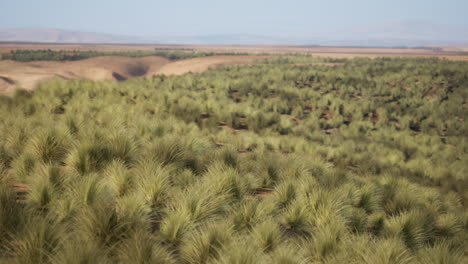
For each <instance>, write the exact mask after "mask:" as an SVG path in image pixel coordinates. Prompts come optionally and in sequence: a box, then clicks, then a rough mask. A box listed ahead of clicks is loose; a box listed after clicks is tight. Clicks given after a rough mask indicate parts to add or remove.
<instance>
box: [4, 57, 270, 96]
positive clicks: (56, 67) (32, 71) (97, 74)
mask: <svg viewBox="0 0 468 264" xmlns="http://www.w3.org/2000/svg"><path fill="white" fill-rule="evenodd" d="M261 58H265V57H262V56H212V57H204V58H194V59H188V60H182V61H176V62H172V61H170V60H168V59H166V58H162V57H156V56H152V57H142V58H129V57H111V56H109V57H96V58H91V59H86V60H80V61H67V62H58V61H37V62H17V61H10V60H5V61H0V93H4V94H9V93H11V92H12V91H14V89H15V88H23V89H27V90H31V89H34V87H36V86H37V84H38V83H39V82H41V81H46V80H50V79H54V78H62V79H74V78H77V79H88V80H94V81H99V80H115V81H124V80H127V79H130V78H134V77H146V76H152V75H155V74H166V75H171V74H174V75H178V74H184V73H188V72H202V71H205V70H208V69H209V68H215V67H218V66H220V65H236V64H244V63H252V62H253V61H254V60H258V59H261Z"/></svg>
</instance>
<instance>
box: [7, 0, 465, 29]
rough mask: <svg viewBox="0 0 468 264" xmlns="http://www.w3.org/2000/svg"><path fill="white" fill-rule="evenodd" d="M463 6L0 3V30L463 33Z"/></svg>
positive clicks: (299, 1) (427, 0) (389, 1)
mask: <svg viewBox="0 0 468 264" xmlns="http://www.w3.org/2000/svg"><path fill="white" fill-rule="evenodd" d="M467 10H468V1H467V0H444V1H442V0H438V1H434V0H319V1H317V0H288V1H284V0H281V1H280V0H231V1H223V0H191V1H188V0H171V1H167V0H165V1H159V0H41V1H38V0H0V14H1V15H0V28H56V29H67V30H77V31H87V32H99V33H111V34H121V35H134V36H145V35H151V36H155V35H172V36H177V35H213V34H260V35H270V36H281V35H294V34H302V33H309V32H322V31H328V30H340V29H346V28H354V27H366V26H372V25H379V24H385V23H391V22H399V21H408V20H411V21H426V22H432V23H436V24H443V25H453V26H461V27H465V28H468V18H467V15H466V11H467Z"/></svg>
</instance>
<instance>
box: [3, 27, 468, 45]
mask: <svg viewBox="0 0 468 264" xmlns="http://www.w3.org/2000/svg"><path fill="white" fill-rule="evenodd" d="M0 42H44V43H96V44H100V43H107V44H198V45H334V46H367V47H369V46H372V47H416V46H418V47H419V46H468V29H466V28H462V27H456V26H448V25H439V24H434V23H430V22H421V21H403V22H396V23H389V24H384V25H375V26H369V27H363V28H351V29H343V30H335V31H326V32H308V33H304V34H301V35H289V36H286V35H285V36H281V37H278V36H262V35H253V34H218V35H215V34H212V35H193V36H145V37H136V36H125V35H112V34H102V33H89V32H79V31H70V30H60V29H44V28H20V29H0Z"/></svg>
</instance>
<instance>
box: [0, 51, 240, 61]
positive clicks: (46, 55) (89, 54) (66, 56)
mask: <svg viewBox="0 0 468 264" xmlns="http://www.w3.org/2000/svg"><path fill="white" fill-rule="evenodd" d="M216 55H248V53H233V52H196V51H193V50H190V49H155V50H154V51H143V50H140V51H114V52H112V51H105V52H104V51H101V52H97V51H82V50H72V51H70V50H58V51H57V50H50V49H44V50H24V49H23V50H12V51H10V53H6V54H2V55H1V59H2V60H14V61H45V60H49V61H76V60H83V59H88V58H93V57H99V56H124V57H147V56H160V57H164V58H168V59H170V60H181V59H188V58H197V57H207V56H216Z"/></svg>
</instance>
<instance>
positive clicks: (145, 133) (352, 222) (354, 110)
mask: <svg viewBox="0 0 468 264" xmlns="http://www.w3.org/2000/svg"><path fill="white" fill-rule="evenodd" d="M467 100H468V63H467V62H451V61H447V60H438V59H410V58H406V59H402V58H400V59H396V58H379V59H366V58H355V59H351V60H347V59H324V58H316V57H310V56H275V57H271V58H268V59H266V60H263V61H258V62H257V63H256V64H255V65H250V66H233V67H220V68H218V69H216V70H210V71H206V72H203V73H198V74H185V75H181V76H164V75H157V76H154V77H151V78H135V79H131V80H128V81H124V82H112V81H101V82H93V81H86V80H69V81H64V80H55V81H51V82H47V83H43V84H41V85H40V86H39V87H38V88H37V89H35V90H34V91H24V90H17V91H16V92H15V93H14V94H13V95H12V96H0V116H1V118H0V134H1V135H3V136H2V137H0V175H1V177H0V181H1V183H0V255H1V257H0V262H1V261H2V260H3V261H4V262H5V263H11V262H15V261H16V262H18V263H239V264H240V263H369V264H379V263H466V262H467V260H468V212H467V210H466V208H467V205H468V190H467V186H468V178H467V174H466V173H467V171H468V141H467V136H468V125H467V124H466V119H467V118H468V105H467Z"/></svg>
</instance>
